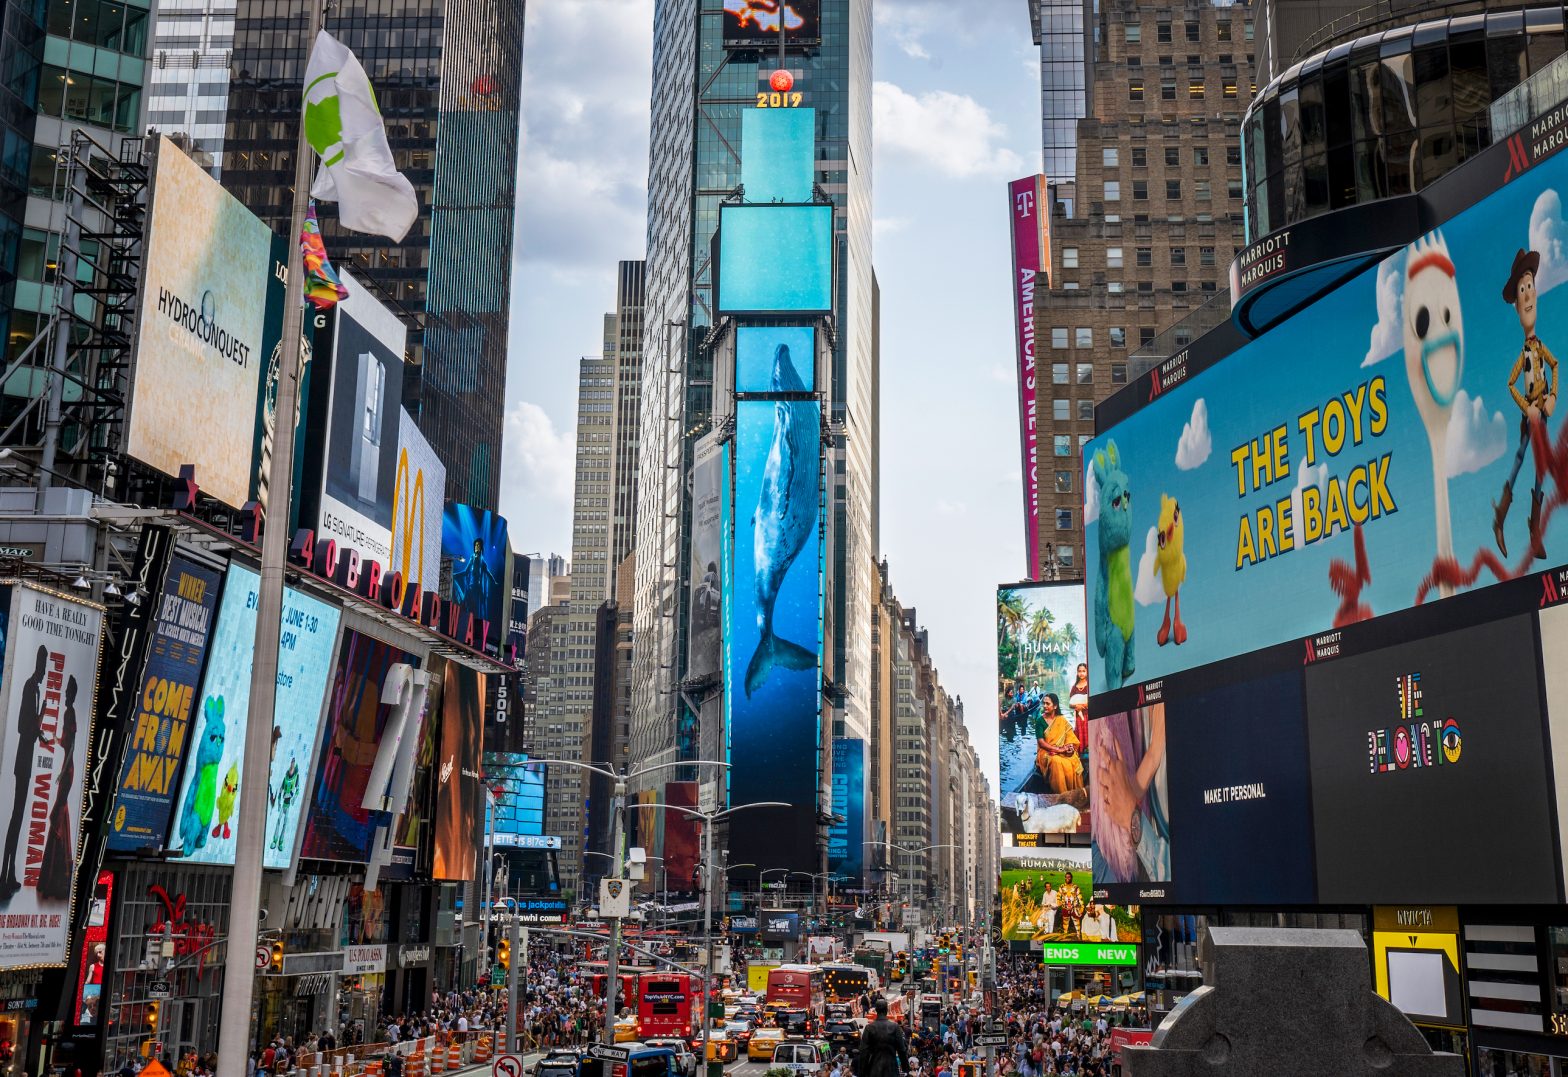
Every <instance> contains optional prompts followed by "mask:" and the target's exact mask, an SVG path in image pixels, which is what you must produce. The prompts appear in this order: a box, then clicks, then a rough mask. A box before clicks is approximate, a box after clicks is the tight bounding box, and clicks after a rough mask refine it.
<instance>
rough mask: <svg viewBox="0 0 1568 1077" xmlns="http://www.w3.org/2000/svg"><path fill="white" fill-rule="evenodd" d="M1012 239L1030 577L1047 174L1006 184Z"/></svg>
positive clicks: (1036, 528) (1047, 250)
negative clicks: (1037, 324) (1037, 322)
mask: <svg viewBox="0 0 1568 1077" xmlns="http://www.w3.org/2000/svg"><path fill="white" fill-rule="evenodd" d="M1007 202H1008V213H1009V215H1010V219H1011V222H1012V239H1013V273H1012V299H1013V329H1014V333H1015V335H1016V338H1017V343H1018V431H1019V444H1020V448H1021V449H1022V452H1023V477H1024V554H1025V556H1026V557H1027V558H1028V560H1029V564H1028V575H1029V576H1030V578H1031V579H1032V578H1033V577H1035V576H1036V575H1038V574H1039V571H1040V545H1041V543H1040V414H1039V411H1040V408H1039V405H1040V392H1039V382H1038V381H1037V379H1036V375H1035V340H1034V290H1035V284H1036V279H1037V278H1036V274H1045V277H1046V287H1047V288H1049V287H1050V273H1051V214H1050V196H1049V194H1048V191H1047V187H1046V182H1045V177H1044V176H1028V177H1025V178H1024V179H1019V180H1013V182H1011V183H1009V184H1008V185H1007Z"/></svg>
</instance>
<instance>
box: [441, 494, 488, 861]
mask: <svg viewBox="0 0 1568 1077" xmlns="http://www.w3.org/2000/svg"><path fill="white" fill-rule="evenodd" d="M460 507H464V506H460ZM486 515H488V513H487V514H486ZM444 680H445V684H444V685H443V687H442V691H441V735H440V736H441V739H440V748H439V754H438V756H437V760H436V769H435V780H436V794H435V834H434V852H433V867H432V872H431V874H432V875H433V877H434V878H437V879H442V880H445V881H448V882H456V881H461V880H466V879H472V878H473V877H474V861H475V860H476V859H477V857H478V852H479V827H480V825H481V823H482V819H483V817H482V815H481V812H480V802H481V800H482V797H481V794H480V786H479V765H480V753H481V749H482V743H481V742H482V741H483V737H482V735H481V733H482V730H483V728H484V713H485V677H484V675H483V674H481V673H479V672H477V671H475V670H472V669H470V668H468V667H467V666H465V665H463V664H461V663H459V662H448V663H447V664H446V673H445V676H444Z"/></svg>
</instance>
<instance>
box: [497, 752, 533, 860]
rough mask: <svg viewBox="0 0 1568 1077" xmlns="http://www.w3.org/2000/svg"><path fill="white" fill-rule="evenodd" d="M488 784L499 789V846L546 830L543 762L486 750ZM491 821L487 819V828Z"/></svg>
mask: <svg viewBox="0 0 1568 1077" xmlns="http://www.w3.org/2000/svg"><path fill="white" fill-rule="evenodd" d="M484 765H485V770H484V774H485V785H486V787H488V788H489V789H491V790H499V792H500V796H499V798H498V800H497V802H496V804H495V807H494V809H487V813H489V812H491V811H493V814H494V820H493V822H494V832H495V843H496V845H497V847H500V846H510V845H517V844H520V843H519V842H518V839H519V838H522V837H531V836H535V835H539V834H543V833H544V777H545V768H544V764H542V763H529V762H528V757H527V756H526V755H523V754H521V753H519V752H486V753H485V755H484ZM490 827H491V820H489V819H487V820H486V828H487V830H488V829H490Z"/></svg>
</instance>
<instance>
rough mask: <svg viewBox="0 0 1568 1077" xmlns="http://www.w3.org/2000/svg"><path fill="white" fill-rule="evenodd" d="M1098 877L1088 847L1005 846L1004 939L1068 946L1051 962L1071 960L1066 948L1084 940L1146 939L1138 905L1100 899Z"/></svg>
mask: <svg viewBox="0 0 1568 1077" xmlns="http://www.w3.org/2000/svg"><path fill="white" fill-rule="evenodd" d="M1092 879H1093V863H1092V854H1091V853H1090V850H1089V849H1088V847H1087V846H1083V845H1053V846H1050V847H1049V848H1041V849H1016V848H1012V847H1010V846H1003V847H1002V858H1001V887H1002V938H1004V939H1006V940H1007V941H1009V942H1037V943H1040V944H1042V945H1046V944H1049V945H1053V946H1061V947H1064V949H1063V951H1062V952H1061V953H1059V954H1058V955H1057V956H1056V957H1054V958H1047V959H1046V960H1047V963H1048V964H1067V963H1069V961H1068V960H1067V958H1068V954H1067V952H1066V950H1065V947H1071V946H1074V945H1076V944H1080V943H1128V944H1137V943H1139V942H1141V941H1143V927H1142V923H1141V921H1140V920H1139V917H1138V909H1137V908H1136V907H1135V906H1132V907H1129V906H1122V905H1109V904H1105V903H1103V902H1100V901H1097V900H1096V899H1095V896H1094V886H1093V883H1092ZM1108 956H1109V955H1108ZM1103 963H1104V964H1122V963H1124V962H1121V961H1110V960H1107V961H1105V962H1103Z"/></svg>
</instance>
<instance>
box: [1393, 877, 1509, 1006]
mask: <svg viewBox="0 0 1568 1077" xmlns="http://www.w3.org/2000/svg"><path fill="white" fill-rule="evenodd" d="M1459 966H1460V961H1459V910H1458V909H1456V908H1455V907H1454V906H1452V905H1435V906H1434V905H1393V906H1390V905H1379V906H1377V907H1376V908H1374V909H1373V910H1372V978H1373V982H1374V986H1375V988H1376V990H1377V993H1378V994H1380V995H1382V996H1383V997H1384V998H1386V999H1388V1001H1390V1002H1392V1003H1393V1004H1394V1005H1395V1006H1397V1007H1399V1009H1400V1010H1401V1011H1402V1012H1403V1013H1404V1015H1405V1016H1406V1017H1408V1018H1410V1019H1411V1020H1412V1021H1419V1022H1421V1023H1422V1024H1423V1025H1444V1026H1447V1027H1449V1028H1464V1027H1465V1009H1464V994H1465V992H1464V981H1463V978H1462V977H1461V975H1460V972H1459ZM1532 966H1533V962H1532ZM1531 971H1532V972H1533V971H1534V970H1533V967H1532V969H1531Z"/></svg>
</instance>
